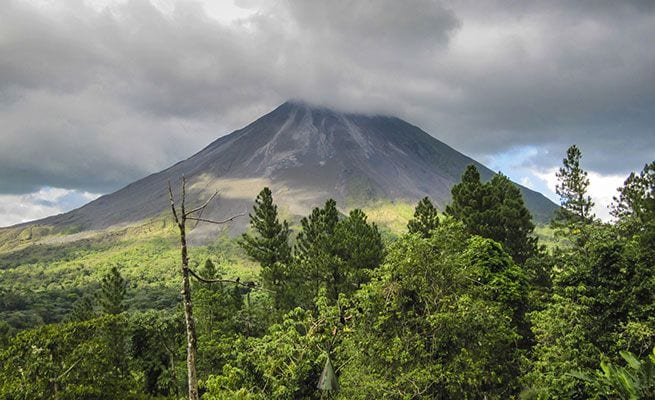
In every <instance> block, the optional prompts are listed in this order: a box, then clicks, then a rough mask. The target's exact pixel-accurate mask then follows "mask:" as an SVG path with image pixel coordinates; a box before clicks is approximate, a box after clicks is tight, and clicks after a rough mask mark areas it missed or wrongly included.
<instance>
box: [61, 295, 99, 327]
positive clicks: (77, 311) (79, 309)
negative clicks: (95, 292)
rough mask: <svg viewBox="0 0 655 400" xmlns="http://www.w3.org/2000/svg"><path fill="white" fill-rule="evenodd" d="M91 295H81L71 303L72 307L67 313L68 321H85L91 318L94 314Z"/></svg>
mask: <svg viewBox="0 0 655 400" xmlns="http://www.w3.org/2000/svg"><path fill="white" fill-rule="evenodd" d="M94 306H95V305H94V302H93V297H92V296H90V295H83V296H82V297H80V298H79V299H77V300H76V301H75V303H73V308H72V309H71V312H70V314H69V315H68V318H67V319H68V321H77V322H81V321H87V320H90V319H93V318H94V317H95V315H96V313H95V310H94Z"/></svg>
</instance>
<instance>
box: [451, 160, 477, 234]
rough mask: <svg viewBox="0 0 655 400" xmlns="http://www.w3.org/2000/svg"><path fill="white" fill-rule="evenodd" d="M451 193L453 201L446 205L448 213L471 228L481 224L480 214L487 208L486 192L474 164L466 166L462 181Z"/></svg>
mask: <svg viewBox="0 0 655 400" xmlns="http://www.w3.org/2000/svg"><path fill="white" fill-rule="evenodd" d="M451 194H452V201H451V203H450V204H449V205H448V206H446V214H448V215H451V216H453V217H454V218H455V219H458V220H460V221H462V222H464V224H465V225H466V226H467V227H468V228H469V229H470V228H474V227H477V226H480V223H479V214H480V212H481V211H482V210H484V209H485V204H484V200H485V199H484V197H485V193H484V187H483V186H482V182H480V173H479V172H478V169H477V168H475V166H474V165H469V166H468V167H466V170H465V171H464V174H462V181H461V182H460V183H458V184H456V185H454V186H453V188H452V189H451ZM472 233H477V232H472Z"/></svg>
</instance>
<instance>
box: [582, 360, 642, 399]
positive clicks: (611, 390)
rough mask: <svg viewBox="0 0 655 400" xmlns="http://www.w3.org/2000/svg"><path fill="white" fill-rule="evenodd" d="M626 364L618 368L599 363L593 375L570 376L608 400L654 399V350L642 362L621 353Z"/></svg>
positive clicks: (606, 363) (610, 364)
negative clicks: (592, 387)
mask: <svg viewBox="0 0 655 400" xmlns="http://www.w3.org/2000/svg"><path fill="white" fill-rule="evenodd" d="M621 357H622V358H623V360H624V361H625V363H626V366H625V367H619V366H617V365H614V364H612V363H608V362H604V361H603V362H601V363H600V369H601V370H600V371H596V373H595V374H594V375H588V374H585V373H581V372H572V373H571V375H572V376H573V377H575V378H578V379H581V380H583V381H585V382H588V383H590V384H591V385H593V386H595V387H596V388H598V391H599V394H600V396H602V397H603V398H609V399H622V400H638V399H652V398H655V350H654V351H653V352H652V353H651V354H649V355H648V356H647V357H646V358H645V359H644V360H639V359H637V357H635V355H634V354H632V353H630V352H627V351H622V352H621Z"/></svg>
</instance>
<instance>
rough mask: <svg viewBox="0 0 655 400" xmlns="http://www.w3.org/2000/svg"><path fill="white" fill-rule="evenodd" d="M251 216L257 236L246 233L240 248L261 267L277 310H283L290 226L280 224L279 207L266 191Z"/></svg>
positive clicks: (265, 284) (289, 254)
mask: <svg viewBox="0 0 655 400" xmlns="http://www.w3.org/2000/svg"><path fill="white" fill-rule="evenodd" d="M249 216H250V227H251V229H252V230H253V231H254V234H251V233H244V234H243V235H242V237H241V240H240V241H239V244H240V245H241V247H242V248H243V249H244V250H245V252H246V254H248V256H249V257H250V258H252V259H253V260H255V261H257V262H258V263H259V264H260V265H261V267H262V269H261V272H260V275H261V277H262V281H263V284H264V286H265V287H267V288H269V289H270V290H273V291H274V292H275V304H276V306H277V308H278V309H279V308H282V305H283V304H282V303H283V299H282V296H283V293H282V292H283V287H284V285H285V284H286V280H287V278H288V277H287V274H286V268H288V266H289V264H290V261H291V246H289V224H288V223H287V221H283V222H282V223H280V221H279V220H278V214H277V205H275V204H274V203H273V197H272V194H271V190H270V189H269V188H267V187H265V188H264V189H263V190H262V191H261V192H260V193H259V195H258V196H257V199H256V200H255V206H254V207H253V213H252V214H249Z"/></svg>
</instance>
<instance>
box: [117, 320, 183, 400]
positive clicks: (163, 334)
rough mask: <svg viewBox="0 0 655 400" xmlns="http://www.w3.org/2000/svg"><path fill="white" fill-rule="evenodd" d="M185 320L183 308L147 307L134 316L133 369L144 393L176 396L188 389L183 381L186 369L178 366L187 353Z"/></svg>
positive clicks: (131, 328) (131, 330)
mask: <svg viewBox="0 0 655 400" xmlns="http://www.w3.org/2000/svg"><path fill="white" fill-rule="evenodd" d="M183 321H184V319H183V316H182V314H181V313H180V312H175V313H162V312H156V311H146V312H142V313H135V314H133V315H131V316H130V319H129V337H130V345H129V349H130V356H131V364H130V369H131V371H132V375H133V376H134V377H135V380H136V383H135V386H136V387H138V388H140V389H141V391H142V392H143V393H146V394H148V395H151V396H169V395H175V397H176V398H179V395H180V393H184V389H185V388H184V387H181V385H180V383H181V378H182V377H183V376H184V374H185V373H186V370H184V369H182V368H180V367H179V366H178V363H179V362H180V361H182V360H183V359H184V357H185V354H184V352H183V351H181V350H182V349H183V343H184V342H185V341H184V325H183Z"/></svg>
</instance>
